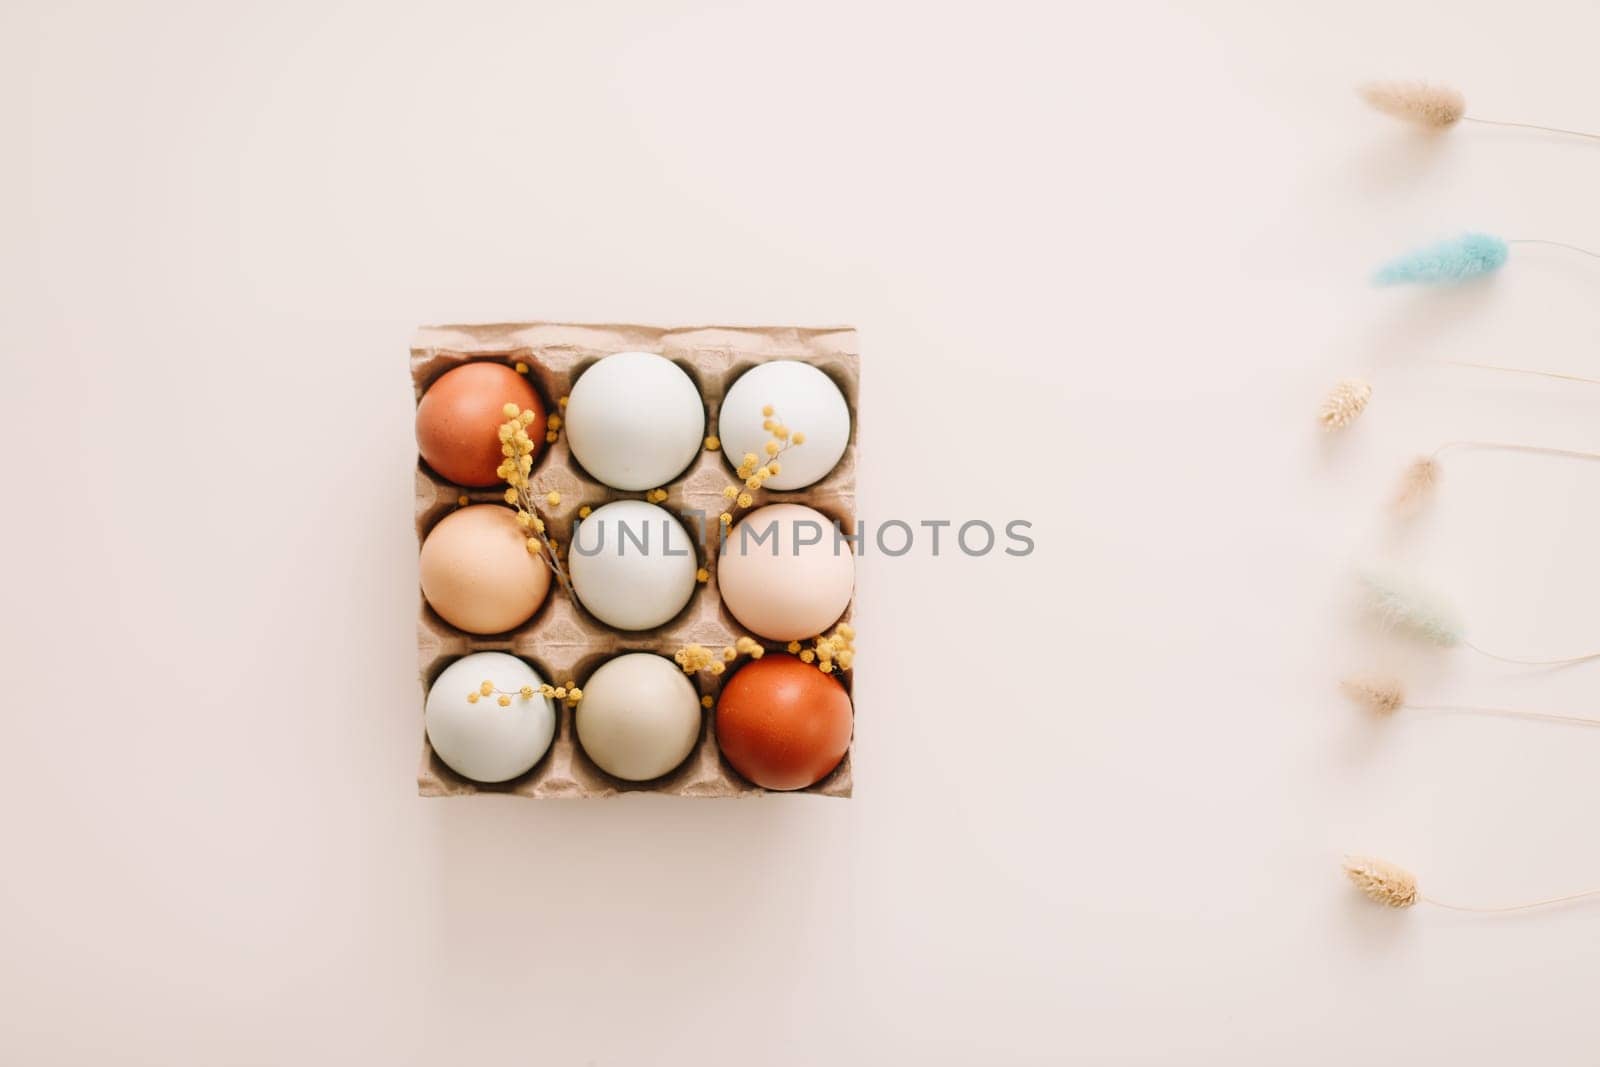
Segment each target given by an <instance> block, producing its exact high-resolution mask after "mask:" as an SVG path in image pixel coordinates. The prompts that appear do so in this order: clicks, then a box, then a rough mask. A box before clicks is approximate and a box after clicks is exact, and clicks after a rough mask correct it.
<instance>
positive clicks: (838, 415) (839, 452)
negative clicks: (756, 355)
mask: <svg viewBox="0 0 1600 1067" xmlns="http://www.w3.org/2000/svg"><path fill="white" fill-rule="evenodd" d="M767 407H771V408H772V409H773V415H772V418H773V419H775V420H776V421H777V422H778V423H780V424H781V425H783V426H785V427H787V428H788V429H789V430H790V431H791V434H792V433H793V432H794V431H798V432H800V433H803V434H804V435H805V441H804V442H803V443H801V444H798V445H792V447H790V448H788V449H786V450H785V451H784V452H783V454H782V455H781V456H780V457H779V461H778V473H777V474H776V475H774V476H773V477H771V478H769V479H767V483H766V484H767V488H769V489H800V488H803V487H805V486H808V485H810V484H812V483H813V482H816V481H820V480H821V479H822V478H824V477H826V476H827V474H828V472H829V471H831V470H833V468H834V467H836V466H837V465H838V463H839V457H841V456H843V455H844V450H845V446H846V445H848V444H849V443H850V409H849V407H848V406H847V405H846V404H845V402H844V394H843V393H841V392H840V391H839V387H838V386H837V385H835V384H833V379H832V378H829V377H828V376H827V375H826V374H824V373H822V372H821V371H820V370H818V369H817V368H815V367H813V366H812V365H811V364H809V363H800V362H797V361H795V360H791V359H780V360H774V361H773V362H771V363H762V364H759V365H757V366H755V367H752V368H751V369H749V370H747V371H745V372H744V374H742V375H740V376H739V380H738V381H736V382H734V383H733V388H731V389H729V390H728V395H727V396H726V397H725V398H724V399H723V401H722V411H721V412H720V413H719V415H718V417H717V433H718V435H719V436H720V437H721V438H722V451H723V454H724V455H726V456H727V457H728V458H729V459H731V460H732V461H733V463H734V464H735V465H737V464H738V462H739V460H740V459H741V458H743V457H744V456H745V455H746V454H748V453H752V452H753V453H755V454H756V455H757V456H761V457H765V456H766V451H765V447H766V444H767V442H768V441H769V440H772V433H771V432H770V431H768V430H767V429H765V428H764V426H763V424H764V423H765V422H767V421H768V416H767V415H766V414H765V413H764V411H765V409H766V408H767ZM790 442H792V436H791V438H790ZM782 443H789V442H780V444H782Z"/></svg>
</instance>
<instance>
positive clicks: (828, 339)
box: [411, 323, 860, 797]
mask: <svg viewBox="0 0 1600 1067" xmlns="http://www.w3.org/2000/svg"><path fill="white" fill-rule="evenodd" d="M615 352H654V353H657V354H660V355H662V356H664V357H666V358H667V359H670V360H672V361H673V362H674V363H676V364H677V365H678V366H679V367H680V368H682V369H683V370H684V372H685V373H687V374H688V375H689V377H690V379H691V380H693V381H694V383H695V385H696V387H697V388H698V389H699V391H700V395H701V398H702V401H703V402H704V404H705V408H706V433H707V434H708V435H709V434H715V433H717V419H718V415H719V411H720V405H721V403H722V399H723V397H724V396H726V394H727V391H728V389H729V388H730V387H731V386H732V385H733V383H734V381H735V380H737V379H738V377H739V376H740V375H741V374H743V373H744V372H745V371H747V370H749V369H750V368H751V367H754V366H755V365H756V364H758V363H763V362H767V361H770V360H778V359H788V360H798V361H801V362H805V363H810V364H811V365H813V366H815V367H817V368H818V369H819V370H821V371H822V372H823V373H824V374H826V375H828V377H829V378H830V379H832V380H833V382H834V384H836V385H838V386H839V389H840V391H841V392H842V393H843V395H844V398H845V403H846V405H847V406H848V407H849V409H850V439H849V443H848V444H847V446H846V448H845V452H844V455H843V456H842V457H841V458H840V460H839V463H838V465H837V466H835V468H834V469H833V470H832V471H831V472H830V473H829V474H828V475H827V476H826V477H825V478H823V479H822V480H821V481H818V482H816V483H814V484H812V485H809V486H806V487H805V488H803V489H796V490H787V491H784V490H770V489H763V490H762V491H761V492H760V493H759V494H758V499H757V502H756V507H760V506H763V505H766V504H777V503H796V504H805V505H807V506H809V507H812V508H815V509H816V510H818V511H820V512H822V513H823V514H824V515H826V516H828V517H829V518H830V519H835V520H837V521H839V523H840V524H841V525H842V527H843V528H844V530H845V531H846V532H852V531H853V530H854V527H855V523H856V518H857V516H856V499H855V464H856V443H857V434H858V432H859V428H858V410H859V408H858V395H859V387H860V362H859V356H858V353H857V348H856V333H855V331H854V330H853V329H851V328H848V327H837V328H826V329H803V328H794V327H732V326H703V327H686V328H681V329H669V328H659V327H650V326H625V325H624V326H610V325H572V324H558V323H523V324H498V325H485V326H430V327H423V328H422V329H421V330H419V331H418V333H417V336H416V338H415V340H414V341H413V343H412V349H411V376H412V384H413V387H414V389H415V394H416V397H417V399H419V400H420V398H421V396H422V394H423V392H425V391H426V389H427V387H428V386H429V385H430V384H431V383H432V382H433V381H434V380H435V379H436V378H438V377H439V376H440V375H442V374H444V373H445V372H446V371H449V370H451V369H452V368H454V367H456V366H458V365H460V364H462V363H465V362H469V361H473V360H493V361H495V362H500V363H505V364H507V365H515V364H518V363H521V364H524V365H525V366H526V367H527V368H528V372H529V376H530V378H531V379H532V381H533V382H534V384H535V386H536V387H537V388H538V390H539V392H540V394H541V396H542V398H543V400H544V401H545V404H546V406H547V409H548V410H549V411H551V412H552V413H554V412H557V411H558V408H557V407H556V401H557V399H558V398H559V397H563V396H566V395H567V394H568V393H570V392H571V388H572V384H573V382H574V381H576V379H577V377H578V375H580V374H581V373H582V372H583V371H584V369H586V368H587V367H588V366H589V365H590V364H592V363H594V362H595V361H597V360H599V359H601V358H603V357H605V356H608V355H611V354H612V353H615ZM779 414H780V416H781V414H782V412H781V410H780V412H779ZM795 429H798V430H804V429H805V427H804V426H796V427H795ZM736 460H737V457H735V462H736ZM735 462H729V461H728V460H727V459H726V458H725V457H724V456H723V454H722V452H721V451H716V452H712V451H706V450H703V449H702V450H701V451H700V452H699V453H698V454H697V455H696V457H695V459H694V460H693V461H692V462H691V463H690V465H689V467H688V468H687V469H686V470H684V471H682V472H681V473H680V474H679V475H678V476H677V477H676V478H674V479H673V480H672V481H671V482H669V483H667V484H664V485H662V486H660V487H659V488H661V489H664V490H665V491H666V493H667V499H666V500H665V501H664V502H662V505H661V506H662V507H664V508H665V509H666V510H668V511H670V512H672V513H673V514H674V515H676V516H677V517H678V518H679V519H680V520H681V521H682V522H683V523H684V525H685V527H686V528H687V529H688V530H689V533H690V536H691V538H692V539H693V540H694V541H695V542H696V550H697V552H698V554H699V556H700V565H701V566H703V567H705V568H706V569H707V570H708V571H709V572H710V574H711V579H710V581H708V582H705V583H703V584H701V585H699V586H697V588H696V590H695V593H694V595H693V596H692V597H691V599H690V601H689V603H688V605H687V606H686V607H685V608H684V609H683V611H681V612H680V613H679V614H678V615H677V616H676V617H675V618H673V619H672V620H670V621H669V622H667V623H666V624H665V625H663V626H659V627H656V628H654V629H651V630H641V631H622V630H616V629H613V628H611V627H609V626H606V625H605V624H604V623H601V622H600V621H599V620H597V619H595V618H594V617H592V616H590V615H589V614H587V613H586V612H584V611H583V610H581V609H580V608H579V607H577V606H576V605H574V604H573V603H572V602H571V601H570V600H569V599H568V598H567V597H566V595H565V594H564V593H562V591H561V589H560V587H559V586H557V585H555V584H554V583H552V587H551V591H550V594H549V596H548V597H547V598H546V600H545V603H544V605H543V606H542V607H541V608H540V609H539V611H538V612H537V613H536V614H535V615H534V616H533V618H532V619H530V620H528V621H527V622H526V623H524V624H523V625H522V626H520V627H518V628H517V629H516V630H513V631H511V632H509V633H504V634H495V635H480V634H469V633H466V632H465V631H462V630H459V629H457V628H455V627H453V626H451V625H450V624H449V623H447V622H445V621H444V620H443V619H442V618H440V617H439V616H438V615H437V614H436V613H435V612H434V611H433V609H432V608H430V607H429V606H428V604H427V602H426V601H425V600H423V599H422V598H421V595H420V591H419V595H418V601H419V614H418V625H417V652H418V666H419V673H420V679H421V683H422V695H423V699H424V701H425V700H426V698H427V692H428V688H429V686H430V685H431V684H432V682H433V680H434V679H435V678H437V677H438V675H439V673H440V672H441V671H443V670H444V668H445V667H446V666H447V665H448V664H449V663H450V662H451V661H453V660H455V659H457V658H459V657H461V656H465V655H468V654H469V653H472V652H484V651H498V652H509V653H511V654H513V655H516V656H519V657H521V658H522V659H524V660H527V661H528V662H529V663H531V664H533V666H534V667H535V669H536V670H538V671H539V673H540V674H541V675H543V676H544V677H545V679H546V680H547V681H549V682H551V683H552V684H556V685H559V684H561V683H562V682H564V681H567V680H568V679H571V680H575V681H577V682H578V684H579V686H580V687H581V686H582V685H584V684H586V682H587V679H588V677H589V675H590V674H592V673H593V672H594V671H595V670H596V669H597V668H598V667H599V666H600V665H601V664H602V663H604V662H605V661H606V660H608V659H611V658H612V657H613V656H616V655H619V654H622V653H626V652H654V653H657V654H659V655H663V656H667V657H669V658H670V657H671V655H672V654H673V652H675V651H676V650H677V649H679V648H681V647H683V646H684V645H688V644H699V645H704V646H705V647H707V648H711V649H720V648H723V647H725V646H727V645H731V644H733V643H734V640H735V639H736V638H737V637H739V636H743V635H745V634H746V633H748V631H746V630H745V629H744V628H743V627H741V626H739V624H738V623H737V621H736V620H735V619H734V618H733V617H732V615H731V613H729V612H728V611H727V609H726V607H725V606H724V605H723V603H722V600H721V597H720V596H719V595H718V592H717V578H716V573H717V566H716V562H717V560H716V557H717V553H718V548H719V545H720V538H719V536H718V526H717V516H718V515H719V514H720V513H721V512H722V511H723V510H724V509H725V504H726V501H725V500H724V498H723V496H722V490H723V487H724V486H726V485H729V484H732V483H734V482H736V481H737V479H736V477H735V475H734V470H733V468H734V465H735ZM532 481H533V485H534V488H535V490H536V495H537V496H538V497H541V498H542V497H544V496H545V495H546V494H548V493H549V492H551V491H555V492H558V493H560V496H561V503H560V504H559V505H556V506H555V507H548V506H545V507H542V508H541V511H542V513H543V515H544V518H545V521H546V523H547V526H548V528H549V530H550V534H551V536H552V537H553V538H555V539H556V540H557V541H559V542H561V543H562V544H570V543H571V538H572V530H573V524H574V522H575V521H576V520H577V515H578V511H579V509H580V508H582V507H585V506H587V507H591V508H598V507H600V506H601V505H602V504H607V503H610V502H611V501H614V500H641V499H643V498H644V493H643V492H627V491H623V490H617V489H612V488H611V487H609V486H606V485H603V484H601V483H600V482H599V481H597V480H596V479H594V478H592V477H590V476H589V474H588V473H587V472H586V471H584V470H583V469H582V467H580V466H579V464H578V463H577V461H576V460H575V459H574V458H573V456H572V454H571V452H570V450H569V449H568V447H567V440H566V435H565V434H564V433H563V434H562V435H561V436H560V437H559V438H558V440H557V441H556V442H555V443H553V444H546V445H545V446H544V448H543V449H542V450H541V451H540V453H539V455H538V457H537V460H536V463H535V466H534V470H533V475H532ZM503 490H504V487H503V486H502V487H498V488H496V487H488V488H476V489H475V488H465V487H461V486H457V485H454V484H452V483H450V482H448V481H446V480H444V479H442V478H440V477H439V476H438V475H437V474H436V473H434V472H433V471H432V470H430V469H429V468H428V466H427V464H426V463H424V462H422V460H421V459H420V457H419V459H418V461H417V473H416V510H415V525H416V534H417V543H418V546H419V548H420V546H421V544H422V541H423V539H425V538H426V537H427V534H428V531H429V530H431V529H432V528H433V526H434V524H435V523H437V522H438V521H439V520H440V519H442V518H443V517H444V516H445V515H447V514H449V513H450V512H452V511H454V510H456V509H457V508H459V507H461V506H462V502H463V500H465V501H466V502H467V503H470V504H486V503H503V497H502V493H503ZM751 510H753V509H751ZM748 513H749V512H748V511H745V512H742V513H737V512H736V514H735V519H736V521H737V519H738V517H739V516H740V515H741V514H748ZM702 521H703V522H704V523H706V524H709V527H710V536H709V537H706V536H703V535H702V533H701V529H700V523H701V522H702ZM854 611H855V600H854V597H852V599H851V602H850V604H849V606H848V607H847V608H846V609H845V613H844V615H843V617H842V618H841V620H840V621H842V622H853V620H854ZM737 667H738V664H735V665H732V666H731V667H730V669H729V671H728V672H727V673H725V674H724V675H722V676H720V677H716V676H712V675H710V674H708V673H705V672H702V673H700V674H698V675H695V676H693V678H692V681H693V682H694V683H695V686H696V688H697V690H698V692H699V693H700V694H701V695H702V696H710V697H711V698H712V700H713V701H715V700H716V698H717V697H718V696H719V694H720V693H721V689H722V685H723V683H724V682H726V681H727V680H728V679H729V678H731V677H733V675H734V673H736V671H737ZM850 674H851V672H845V673H844V674H843V675H841V676H840V680H841V681H842V682H843V683H844V685H845V687H846V689H847V690H848V689H850V688H851V681H852V679H851V677H850ZM715 735H716V731H715V726H714V713H713V711H706V712H705V713H704V715H703V718H702V723H701V729H700V739H699V741H698V742H697V743H696V745H695V748H694V751H693V752H691V753H690V755H689V757H688V759H686V760H685V761H684V762H683V763H682V764H681V765H680V766H679V767H677V768H676V769H674V770H673V771H671V772H669V773H668V774H666V775H664V776H663V777H661V778H657V779H654V780H652V781H648V782H630V781H625V780H623V779H620V778H615V777H612V776H611V775H609V774H607V773H606V772H604V771H602V770H600V768H599V767H597V766H595V764H594V763H593V761H592V760H590V759H589V757H588V756H587V755H586V754H585V753H584V751H583V749H582V746H580V745H579V744H578V741H577V736H576V730H575V727H574V723H573V710H572V709H570V708H567V707H565V706H564V705H561V704H560V703H559V702H558V704H557V723H556V735H555V739H554V740H553V741H552V742H551V746H550V751H549V752H547V753H546V754H545V756H544V758H543V759H541V760H540V761H539V763H538V764H536V765H535V766H534V767H533V768H532V769H531V770H530V771H528V772H527V773H526V774H524V775H522V776H521V777H519V778H516V779H513V780H511V781H509V782H501V783H496V784H492V785H491V784H485V783H481V782H474V781H472V780H470V779H467V778H463V777H461V776H460V775H458V774H456V773H455V772H454V771H452V770H451V769H450V768H449V767H447V766H445V765H444V763H443V761H442V760H440V759H439V758H438V756H436V755H435V754H434V752H433V750H432V748H431V747H430V746H429V745H428V741H427V736H426V733H424V734H423V741H422V744H423V752H422V763H421V767H420V768H419V770H418V774H417V788H418V792H419V793H420V794H421V795H423V796H460V795H470V794H474V793H511V794H514V795H517V796H527V797H600V796H611V795H615V794H618V793H624V792H654V793H667V794H674V795H679V796H742V795H749V794H757V793H764V792H767V790H765V789H762V788H761V787H759V786H756V785H754V784H752V783H751V782H749V781H747V780H746V779H744V778H743V777H741V776H740V775H739V774H738V772H736V771H735V770H734V769H733V768H732V767H731V766H729V764H728V763H727V761H726V760H724V759H723V758H722V756H721V754H720V752H719V750H718V748H717V743H716V736H715ZM853 747H854V746H853V743H852V748H853ZM851 787H852V774H851V753H850V752H846V754H845V757H844V759H843V760H842V761H840V764H839V766H838V767H837V768H836V769H835V770H834V771H833V772H832V773H831V774H829V775H828V776H827V777H826V778H824V779H823V780H822V781H820V782H818V783H816V784H815V785H812V786H810V787H809V788H807V789H804V790H799V792H807V793H817V794H821V795H825V796H846V797H847V796H849V795H850V794H851Z"/></svg>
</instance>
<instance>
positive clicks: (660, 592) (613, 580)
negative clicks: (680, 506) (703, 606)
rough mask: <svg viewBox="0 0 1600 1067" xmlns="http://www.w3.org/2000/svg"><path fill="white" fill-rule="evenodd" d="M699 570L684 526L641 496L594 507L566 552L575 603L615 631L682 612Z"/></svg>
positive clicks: (638, 627)
mask: <svg viewBox="0 0 1600 1067" xmlns="http://www.w3.org/2000/svg"><path fill="white" fill-rule="evenodd" d="M699 569H700V563H699V558H698V557H697V556H696V555H695V548H694V542H693V541H692V540H691V539H690V537H689V532H688V531H687V530H685V529H684V528H683V524H682V523H681V522H679V521H678V519H677V518H676V516H674V515H673V514H672V513H671V512H670V511H667V510H666V509H665V508H661V507H657V506H656V505H655V504H647V503H645V502H644V501H642V500H617V501H614V502H612V503H610V504H607V505H605V506H604V507H600V508H596V509H595V510H594V512H593V513H592V514H590V516H589V517H588V518H587V519H583V520H582V521H580V522H579V523H578V527H577V532H576V534H575V535H574V536H573V539H572V547H571V549H570V551H569V552H568V554H567V572H568V574H569V575H570V576H571V578H572V588H573V590H574V591H575V592H576V593H577V594H578V600H579V602H580V603H582V605H583V607H584V608H585V609H586V610H587V611H588V612H589V613H590V614H591V615H593V616H594V617H595V618H597V619H599V620H600V621H601V622H603V623H605V624H607V625H608V626H615V627H616V628H617V629H619V630H648V629H650V628H651V627H653V626H660V625H661V624H662V623H664V622H667V621H668V620H669V619H671V618H672V617H673V616H674V615H676V614H678V612H680V611H682V610H683V606H684V605H685V604H687V603H689V598H690V597H691V596H693V595H694V591H695V584H696V583H695V572H696V571H697V570H699Z"/></svg>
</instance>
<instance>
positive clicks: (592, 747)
mask: <svg viewBox="0 0 1600 1067" xmlns="http://www.w3.org/2000/svg"><path fill="white" fill-rule="evenodd" d="M575 717H576V726H577V732H578V744H580V745H582V746H583V750H584V751H585V752H586V753H588V754H589V758H590V759H592V760H594V762H595V763H596V765H598V766H599V767H600V769H601V770H603V771H605V772H606V773H607V774H610V775H615V776H616V777H618V778H625V779H627V780H628V781H630V782H647V781H649V780H650V779H652V778H659V777H661V776H662V775H663V774H666V773H667V772H668V771H670V770H672V768H674V767H676V766H677V765H678V764H680V763H682V762H683V761H684V759H685V758H686V757H687V756H688V755H689V753H690V752H691V751H692V750H693V749H694V744H695V742H696V741H697V740H699V738H700V697H699V695H698V694H697V693H696V692H695V688H694V684H693V683H692V682H690V681H689V679H688V678H687V677H686V676H685V675H684V673H683V671H682V670H680V669H679V668H678V666H677V664H675V663H673V662H672V661H671V660H668V659H663V658H662V657H660V656H656V655H652V654H651V653H649V652H634V653H630V654H628V655H625V656H618V657H617V658H616V659H613V660H610V661H608V662H606V663H604V664H602V665H601V667H600V669H599V670H597V671H595V672H594V674H592V675H590V676H589V680H588V681H587V682H585V683H584V684H583V700H582V701H581V702H580V703H579V704H578V710H577V712H576V713H575Z"/></svg>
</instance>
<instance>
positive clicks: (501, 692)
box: [467, 678, 583, 708]
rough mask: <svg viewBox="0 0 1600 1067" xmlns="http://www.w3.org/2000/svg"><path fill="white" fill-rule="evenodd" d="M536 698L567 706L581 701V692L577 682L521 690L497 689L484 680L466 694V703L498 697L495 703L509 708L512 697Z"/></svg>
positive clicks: (529, 687)
mask: <svg viewBox="0 0 1600 1067" xmlns="http://www.w3.org/2000/svg"><path fill="white" fill-rule="evenodd" d="M536 696H541V697H544V698H545V699H547V700H565V701H566V702H567V703H568V704H576V703H577V702H578V701H580V700H582V699H583V690H582V689H579V688H578V683H577V682H568V683H567V684H566V685H549V684H548V683H547V684H545V685H538V686H534V685H525V686H523V687H522V688H521V689H497V688H495V684H494V683H493V682H491V681H489V679H487V678H485V679H484V680H483V681H482V683H480V684H479V686H478V688H476V689H474V690H473V691H472V692H470V693H468V694H467V703H468V704H476V703H477V702H478V701H479V700H481V699H483V698H484V697H498V698H499V699H497V700H496V701H495V703H497V704H499V705H500V706H501V707H502V708H509V707H510V706H511V698H512V697H521V698H522V699H523V700H532V699H533V698H534V697H536Z"/></svg>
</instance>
